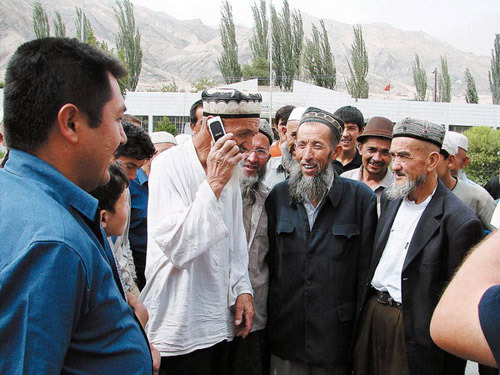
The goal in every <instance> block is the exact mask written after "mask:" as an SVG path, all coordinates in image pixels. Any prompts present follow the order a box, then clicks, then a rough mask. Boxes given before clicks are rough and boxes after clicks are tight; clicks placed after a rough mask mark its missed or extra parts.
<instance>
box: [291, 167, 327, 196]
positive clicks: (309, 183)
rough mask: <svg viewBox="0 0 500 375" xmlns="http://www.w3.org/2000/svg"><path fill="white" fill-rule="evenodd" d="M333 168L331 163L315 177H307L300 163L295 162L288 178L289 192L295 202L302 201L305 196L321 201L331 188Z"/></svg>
mask: <svg viewBox="0 0 500 375" xmlns="http://www.w3.org/2000/svg"><path fill="white" fill-rule="evenodd" d="M333 176H334V173H333V169H332V168H331V165H330V163H328V164H326V165H325V167H324V168H323V169H322V170H320V171H319V172H318V173H317V174H316V175H315V176H314V177H305V176H304V175H303V174H302V168H301V166H300V164H299V163H294V164H293V165H292V169H291V171H290V177H289V178H288V193H289V194H290V197H291V198H292V200H293V201H294V202H297V203H302V202H303V201H304V199H305V198H307V199H309V200H310V201H319V200H320V199H321V198H323V195H324V194H325V193H326V192H327V191H328V189H330V186H331V185H332V181H333Z"/></svg>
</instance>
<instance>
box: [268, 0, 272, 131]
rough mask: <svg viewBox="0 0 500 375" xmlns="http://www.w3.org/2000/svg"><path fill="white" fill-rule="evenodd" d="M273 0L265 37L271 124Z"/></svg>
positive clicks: (270, 119)
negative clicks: (267, 44) (266, 39)
mask: <svg viewBox="0 0 500 375" xmlns="http://www.w3.org/2000/svg"><path fill="white" fill-rule="evenodd" d="M272 9H273V0H269V22H268V23H267V25H268V26H267V38H268V43H269V48H268V49H269V52H268V53H269V125H270V126H271V127H272V126H273V34H272V30H273V12H272Z"/></svg>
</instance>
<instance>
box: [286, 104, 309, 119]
mask: <svg viewBox="0 0 500 375" xmlns="http://www.w3.org/2000/svg"><path fill="white" fill-rule="evenodd" d="M306 109H307V107H297V108H294V109H293V111H292V113H290V116H289V117H288V121H300V119H301V118H302V115H303V114H304V112H305V111H306Z"/></svg>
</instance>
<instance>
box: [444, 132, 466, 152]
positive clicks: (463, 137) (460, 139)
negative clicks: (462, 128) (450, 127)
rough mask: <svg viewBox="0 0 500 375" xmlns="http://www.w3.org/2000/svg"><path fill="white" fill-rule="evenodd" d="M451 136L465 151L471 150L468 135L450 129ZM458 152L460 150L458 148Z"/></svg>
mask: <svg viewBox="0 0 500 375" xmlns="http://www.w3.org/2000/svg"><path fill="white" fill-rule="evenodd" d="M449 133H450V136H452V137H453V138H454V139H455V143H456V145H457V147H460V148H461V149H463V150H465V151H469V138H467V136H466V135H464V134H462V133H458V132H453V131H450V132H449ZM457 152H458V150H457Z"/></svg>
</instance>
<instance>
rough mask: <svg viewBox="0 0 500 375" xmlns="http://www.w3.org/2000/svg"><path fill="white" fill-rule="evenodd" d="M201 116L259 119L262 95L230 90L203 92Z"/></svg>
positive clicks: (219, 89)
mask: <svg viewBox="0 0 500 375" xmlns="http://www.w3.org/2000/svg"><path fill="white" fill-rule="evenodd" d="M201 99H202V101H203V116H220V117H222V118H259V117H260V111H261V107H262V95H260V94H259V93H254V92H247V91H240V90H237V89H230V88H214V89H208V90H203V92H202V94H201Z"/></svg>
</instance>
